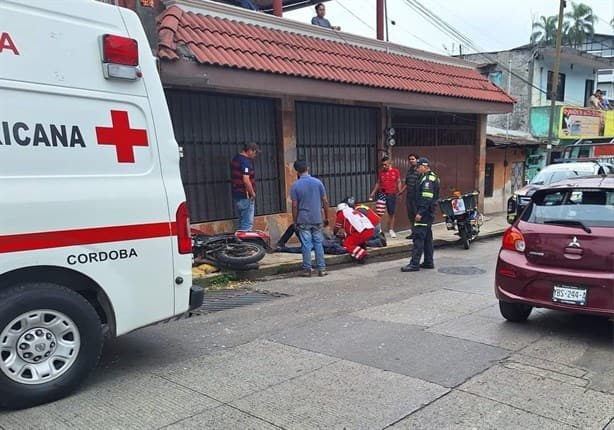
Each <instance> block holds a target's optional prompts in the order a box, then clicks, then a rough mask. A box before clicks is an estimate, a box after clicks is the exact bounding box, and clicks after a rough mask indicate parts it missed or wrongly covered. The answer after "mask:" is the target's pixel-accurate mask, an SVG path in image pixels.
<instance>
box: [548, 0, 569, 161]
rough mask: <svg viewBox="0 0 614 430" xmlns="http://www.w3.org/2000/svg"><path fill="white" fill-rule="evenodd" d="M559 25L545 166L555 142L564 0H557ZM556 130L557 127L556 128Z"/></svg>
mask: <svg viewBox="0 0 614 430" xmlns="http://www.w3.org/2000/svg"><path fill="white" fill-rule="evenodd" d="M559 2H560V3H559V23H558V27H557V29H556V47H555V48H554V49H555V56H554V70H553V71H552V85H551V88H552V92H551V93H550V127H548V146H547V149H548V151H547V153H546V164H550V156H551V155H552V154H551V153H552V145H553V144H554V140H555V130H554V129H555V124H558V122H556V123H555V121H554V112H555V110H556V94H557V92H558V85H559V69H560V65H561V42H562V40H563V13H564V9H565V0H559ZM557 130H558V127H557Z"/></svg>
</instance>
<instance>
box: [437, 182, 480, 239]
mask: <svg viewBox="0 0 614 430" xmlns="http://www.w3.org/2000/svg"><path fill="white" fill-rule="evenodd" d="M478 194H479V193H478V192H477V191H474V192H472V193H465V194H461V193H460V192H457V193H455V195H454V196H453V197H448V198H446V199H441V200H438V201H437V203H438V204H439V209H441V212H442V213H443V215H444V216H445V219H446V228H447V229H448V230H456V231H457V232H458V235H459V236H460V239H461V243H462V244H463V248H465V249H469V247H470V245H471V242H473V241H474V240H475V238H476V237H477V236H478V234H479V233H480V227H481V226H482V224H483V217H482V214H481V213H480V212H479V211H478V208H477V206H478Z"/></svg>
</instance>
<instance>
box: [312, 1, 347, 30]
mask: <svg viewBox="0 0 614 430" xmlns="http://www.w3.org/2000/svg"><path fill="white" fill-rule="evenodd" d="M316 14H317V16H314V17H313V18H311V23H312V24H313V25H318V26H320V27H326V28H331V29H333V30H337V31H339V30H341V27H339V26H336V25H335V26H333V25H330V21H329V20H327V19H326V18H324V15H326V8H325V7H324V5H323V4H322V3H318V4H317V5H316Z"/></svg>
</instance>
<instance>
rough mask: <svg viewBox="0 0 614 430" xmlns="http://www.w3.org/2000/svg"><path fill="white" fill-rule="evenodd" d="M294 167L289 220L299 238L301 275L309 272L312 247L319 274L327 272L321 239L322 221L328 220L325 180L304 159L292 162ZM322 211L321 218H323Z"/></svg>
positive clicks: (310, 270)
mask: <svg viewBox="0 0 614 430" xmlns="http://www.w3.org/2000/svg"><path fill="white" fill-rule="evenodd" d="M294 170H296V172H297V173H298V175H299V178H298V180H297V181H296V182H295V183H294V184H292V188H290V197H291V198H292V221H293V222H294V224H295V226H296V230H297V231H298V234H299V236H300V239H301V249H302V252H303V273H302V275H301V276H304V277H310V276H311V272H312V270H313V269H312V265H311V250H312V249H313V250H314V251H315V254H316V264H317V266H318V275H319V276H326V275H328V273H327V272H326V263H325V261H324V247H323V245H322V242H323V240H324V236H323V235H322V227H323V224H328V198H327V197H326V189H325V188H324V184H323V183H322V181H320V180H319V179H317V178H314V177H313V176H311V175H310V174H309V168H308V166H307V163H306V162H305V161H303V160H297V161H295V162H294ZM322 213H324V222H322Z"/></svg>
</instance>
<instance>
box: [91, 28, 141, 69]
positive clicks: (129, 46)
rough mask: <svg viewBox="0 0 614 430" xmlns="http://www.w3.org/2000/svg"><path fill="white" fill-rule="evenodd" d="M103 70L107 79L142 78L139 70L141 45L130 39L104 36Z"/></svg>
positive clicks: (111, 35) (102, 41) (102, 45)
mask: <svg viewBox="0 0 614 430" xmlns="http://www.w3.org/2000/svg"><path fill="white" fill-rule="evenodd" d="M101 47H102V69H103V73H104V77H105V78H107V79H111V78H117V79H129V80H135V79H137V78H140V77H141V76H142V73H141V70H140V68H139V44H138V42H137V41H136V40H134V39H131V38H129V37H124V36H117V35H113V34H103V35H102V39H101Z"/></svg>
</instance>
